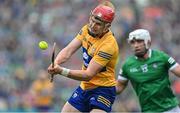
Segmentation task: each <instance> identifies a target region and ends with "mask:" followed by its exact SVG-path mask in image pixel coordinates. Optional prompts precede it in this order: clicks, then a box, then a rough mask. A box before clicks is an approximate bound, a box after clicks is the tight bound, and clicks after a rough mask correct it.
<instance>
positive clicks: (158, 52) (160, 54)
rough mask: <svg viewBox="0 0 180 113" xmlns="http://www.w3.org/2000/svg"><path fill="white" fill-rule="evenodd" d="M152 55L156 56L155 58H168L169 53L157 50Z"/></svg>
mask: <svg viewBox="0 0 180 113" xmlns="http://www.w3.org/2000/svg"><path fill="white" fill-rule="evenodd" d="M152 54H153V55H154V56H156V57H157V56H167V53H165V52H164V51H162V50H156V49H153V50H152Z"/></svg>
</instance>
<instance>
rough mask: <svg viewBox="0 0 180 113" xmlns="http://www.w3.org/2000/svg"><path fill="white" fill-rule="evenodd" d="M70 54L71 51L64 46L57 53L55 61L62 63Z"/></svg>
mask: <svg viewBox="0 0 180 113" xmlns="http://www.w3.org/2000/svg"><path fill="white" fill-rule="evenodd" d="M71 56H72V53H71V52H70V51H68V50H67V48H64V49H62V50H61V51H60V52H59V54H58V55H57V57H56V59H55V63H57V64H62V63H64V62H66V61H67V60H68V59H69V58H70V57H71Z"/></svg>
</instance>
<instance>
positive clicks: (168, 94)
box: [118, 50, 178, 112]
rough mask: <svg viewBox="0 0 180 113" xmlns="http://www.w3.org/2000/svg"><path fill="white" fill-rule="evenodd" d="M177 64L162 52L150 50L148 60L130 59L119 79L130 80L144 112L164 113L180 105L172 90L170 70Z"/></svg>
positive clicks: (126, 62) (132, 57) (133, 57)
mask: <svg viewBox="0 0 180 113" xmlns="http://www.w3.org/2000/svg"><path fill="white" fill-rule="evenodd" d="M176 65H177V63H176V62H175V60H174V59H173V58H172V57H169V56H168V55H167V54H165V53H164V52H162V51H157V50H149V57H148V58H147V59H144V60H142V59H138V58H137V57H135V56H131V57H129V58H128V59H127V60H126V61H125V63H124V65H123V67H122V72H121V73H120V74H119V78H118V79H124V80H126V79H127V80H130V81H131V84H132V86H133V88H134V90H135V92H136V94H137V96H138V98H139V102H140V106H141V109H142V112H162V111H167V110H169V109H171V108H173V107H175V106H177V105H178V101H177V99H176V97H175V96H174V94H173V92H172V90H171V88H170V81H169V75H168V70H171V69H173V68H174V67H175V66H176Z"/></svg>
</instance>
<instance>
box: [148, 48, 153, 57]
mask: <svg viewBox="0 0 180 113" xmlns="http://www.w3.org/2000/svg"><path fill="white" fill-rule="evenodd" d="M151 56H152V49H149V55H148V57H149V58H151Z"/></svg>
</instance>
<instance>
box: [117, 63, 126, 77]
mask: <svg viewBox="0 0 180 113" xmlns="http://www.w3.org/2000/svg"><path fill="white" fill-rule="evenodd" d="M126 69H127V68H126V65H125V64H124V65H123V66H122V69H120V70H119V74H118V79H122V80H128V76H127V71H126Z"/></svg>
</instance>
